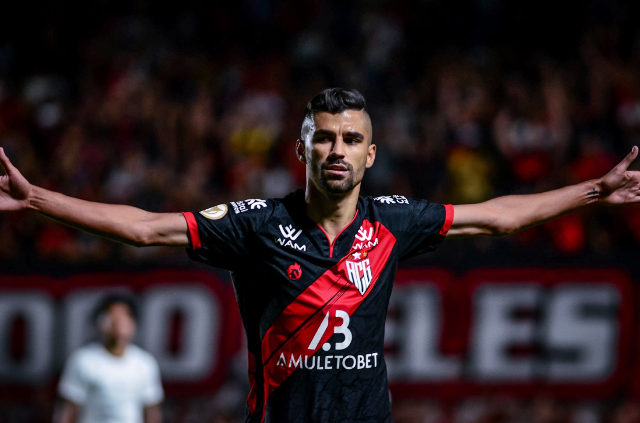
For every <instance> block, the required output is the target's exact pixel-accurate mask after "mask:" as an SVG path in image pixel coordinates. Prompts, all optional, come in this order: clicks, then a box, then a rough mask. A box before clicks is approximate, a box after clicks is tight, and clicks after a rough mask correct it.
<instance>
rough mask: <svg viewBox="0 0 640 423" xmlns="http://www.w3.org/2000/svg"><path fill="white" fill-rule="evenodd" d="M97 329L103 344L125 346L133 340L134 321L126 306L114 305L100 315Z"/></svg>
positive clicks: (134, 331)
mask: <svg viewBox="0 0 640 423" xmlns="http://www.w3.org/2000/svg"><path fill="white" fill-rule="evenodd" d="M98 329H99V331H100V334H101V335H102V338H103V340H104V342H105V343H107V344H111V345H120V346H125V345H127V344H129V343H130V342H131V341H132V340H133V337H134V335H135V333H136V321H135V320H134V318H133V315H132V313H131V309H130V308H129V306H128V305H126V304H124V303H115V304H113V305H111V307H109V308H108V309H107V310H106V311H105V312H104V313H102V316H101V317H100V320H99V321H98Z"/></svg>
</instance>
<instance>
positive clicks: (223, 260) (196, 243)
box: [182, 199, 274, 270]
mask: <svg viewBox="0 0 640 423" xmlns="http://www.w3.org/2000/svg"><path fill="white" fill-rule="evenodd" d="M273 211H274V202H273V200H258V199H249V200H244V201H234V202H230V203H227V204H219V205H217V206H215V207H211V208H208V209H206V210H203V211H200V212H183V213H182V214H183V215H184V217H185V219H186V221H187V226H188V228H189V238H190V242H191V248H189V249H187V253H188V254H189V256H190V257H191V258H192V259H193V260H196V261H199V262H202V263H206V264H209V265H211V266H215V267H220V268H223V269H229V270H233V269H235V268H236V267H237V266H238V265H240V264H241V263H243V262H244V261H243V260H242V259H243V258H246V257H247V256H249V255H250V254H251V246H252V243H253V242H254V241H255V234H256V232H257V231H258V230H259V229H260V228H261V227H262V226H263V225H264V224H265V223H266V222H267V221H268V220H269V218H270V217H271V215H272V214H273Z"/></svg>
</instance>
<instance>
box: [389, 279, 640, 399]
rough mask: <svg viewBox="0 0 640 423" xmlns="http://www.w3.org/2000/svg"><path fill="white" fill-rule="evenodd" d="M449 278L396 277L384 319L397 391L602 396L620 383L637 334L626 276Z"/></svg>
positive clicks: (412, 394)
mask: <svg viewBox="0 0 640 423" xmlns="http://www.w3.org/2000/svg"><path fill="white" fill-rule="evenodd" d="M451 280H452V278H451V276H450V275H449V274H448V273H446V272H443V271H436V272H433V271H430V270H428V269H419V270H410V271H400V272H399V273H398V277H397V281H396V288H395V291H394V294H393V297H392V301H391V306H390V307H391V310H390V316H389V319H390V320H392V323H388V324H387V328H388V329H391V330H390V332H391V333H390V334H388V336H387V339H388V343H389V347H388V348H389V349H390V353H389V354H387V362H388V363H390V364H391V365H390V366H389V380H390V382H391V387H392V393H393V394H394V395H396V396H398V397H423V396H430V397H436V398H442V399H455V398H460V397H466V396H477V395H481V394H484V393H501V394H506V395H517V396H534V395H539V394H541V393H545V394H549V395H552V396H554V397H557V398H602V397H607V396H610V395H612V394H613V393H614V392H616V391H617V390H619V389H621V388H623V387H625V386H626V383H627V382H628V380H627V378H628V374H629V371H630V369H631V363H630V358H631V356H630V354H631V348H632V342H631V340H632V336H633V335H634V332H635V331H637V330H634V326H633V318H634V316H633V305H634V291H633V289H632V286H631V282H630V280H629V277H628V276H627V275H626V274H625V273H623V272H621V271H618V270H581V269H576V270H574V269H563V270H538V269H530V270H526V269H513V270H502V269H482V270H476V271H472V272H470V273H468V274H467V275H466V276H465V277H464V278H463V279H462V280H459V281H453V282H451ZM397 316H401V317H397ZM396 361H397V362H398V364H396Z"/></svg>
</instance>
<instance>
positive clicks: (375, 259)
mask: <svg viewBox="0 0 640 423" xmlns="http://www.w3.org/2000/svg"><path fill="white" fill-rule="evenodd" d="M363 227H365V228H367V231H368V228H371V227H373V229H374V232H373V236H372V237H371V240H370V241H371V243H369V245H363V242H361V241H358V240H356V241H355V242H354V247H357V250H358V251H360V252H362V251H366V257H367V259H368V260H369V263H370V266H371V273H372V281H371V284H370V285H369V287H368V288H367V290H366V291H365V292H364V295H362V294H360V292H359V291H358V289H357V288H356V287H355V286H354V285H353V284H352V283H351V281H350V280H349V278H348V272H347V265H346V262H347V259H352V260H353V258H352V256H351V254H349V255H347V256H346V257H343V258H342V259H341V260H340V261H339V262H338V263H337V264H336V265H335V266H333V267H332V268H331V269H329V270H327V271H326V272H325V273H324V274H323V275H322V276H321V277H320V278H318V280H316V281H315V282H314V283H313V284H311V285H310V286H309V287H308V288H307V289H305V290H304V292H303V293H302V294H300V295H299V296H298V297H297V298H296V299H295V300H294V301H293V302H292V303H291V304H289V306H288V307H287V308H286V309H285V310H284V311H283V312H282V313H281V314H280V315H279V316H278V317H277V318H276V320H275V321H274V322H273V324H272V325H271V327H270V328H269V330H268V331H267V333H266V334H265V336H264V338H263V339H262V357H263V372H264V394H265V395H264V404H263V409H262V419H263V420H264V417H265V410H266V405H267V400H268V399H269V396H270V395H271V394H272V393H273V392H274V391H275V389H276V388H277V387H278V386H280V385H281V384H282V383H283V382H284V381H285V380H286V379H287V378H288V377H289V376H290V375H291V374H292V373H293V372H294V371H295V369H296V367H295V366H282V365H278V359H279V358H280V356H281V354H284V357H285V360H290V359H291V357H301V358H302V360H304V359H305V357H311V356H312V355H313V354H315V353H316V352H317V351H318V350H319V349H320V348H321V347H322V345H323V344H324V343H325V342H327V341H328V340H329V338H330V337H331V336H332V335H333V329H332V328H333V327H336V326H340V324H341V323H342V322H341V319H340V318H336V311H337V310H341V311H344V312H346V313H347V314H348V315H349V316H351V315H352V314H353V313H354V312H355V311H356V310H357V309H358V307H359V306H360V304H362V302H363V301H364V299H365V298H366V297H367V296H368V295H369V293H370V292H371V290H372V289H373V288H374V286H375V284H376V282H377V280H378V277H379V276H380V273H382V270H383V269H384V267H385V265H386V263H387V261H388V259H389V256H390V255H391V250H392V249H393V246H394V245H395V242H396V238H395V237H394V236H393V235H392V234H391V232H390V231H389V230H388V229H387V228H385V227H384V226H382V225H381V224H380V223H379V222H376V223H375V225H371V223H369V222H368V221H367V220H365V221H364V222H363ZM376 239H377V244H376V245H371V244H375V240H376ZM364 244H367V242H365V243H364ZM354 251H355V249H354V248H353V247H352V250H351V252H354ZM327 314H328V315H329V324H328V327H327V329H326V330H325V331H324V333H323V335H322V337H321V338H320V340H319V342H317V343H316V345H315V347H314V348H310V346H311V343H312V340H313V338H314V336H315V335H316V332H318V331H319V328H320V326H321V325H322V323H323V320H324V319H325V316H326V315H327ZM287 364H289V363H287Z"/></svg>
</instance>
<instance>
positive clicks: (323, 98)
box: [300, 88, 369, 140]
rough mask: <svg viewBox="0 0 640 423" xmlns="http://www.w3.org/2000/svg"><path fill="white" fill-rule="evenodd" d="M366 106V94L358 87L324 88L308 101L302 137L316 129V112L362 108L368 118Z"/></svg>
mask: <svg viewBox="0 0 640 423" xmlns="http://www.w3.org/2000/svg"><path fill="white" fill-rule="evenodd" d="M366 106H367V102H366V100H365V99H364V96H363V95H362V94H360V91H358V90H356V89H353V88H352V89H348V90H346V89H344V88H327V89H326V90H322V91H321V92H319V93H318V94H316V95H315V96H314V97H313V98H312V99H311V101H309V103H307V108H306V109H305V112H304V119H303V121H302V129H301V130H300V137H301V138H302V139H303V140H304V138H305V136H306V134H307V133H308V132H309V131H311V132H313V131H315V128H314V127H315V121H314V115H315V114H316V113H319V112H329V113H342V112H344V111H345V110H362V111H364V113H365V115H366V116H367V118H368V117H369V114H368V113H367V111H366V110H365V107H366Z"/></svg>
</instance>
